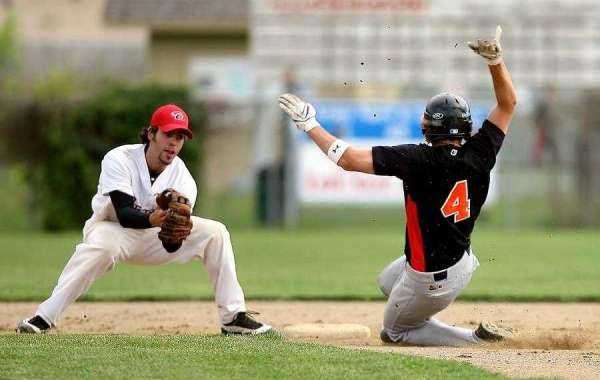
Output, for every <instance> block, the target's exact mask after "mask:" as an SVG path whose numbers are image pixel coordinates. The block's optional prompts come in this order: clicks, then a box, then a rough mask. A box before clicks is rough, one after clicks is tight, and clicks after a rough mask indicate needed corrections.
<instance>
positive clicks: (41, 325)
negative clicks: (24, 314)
mask: <svg viewBox="0 0 600 380" xmlns="http://www.w3.org/2000/svg"><path fill="white" fill-rule="evenodd" d="M29 323H31V324H32V325H34V326H35V327H37V328H38V329H40V330H48V329H49V328H50V325H49V324H48V323H46V321H44V319H42V317H40V316H39V315H36V316H35V317H33V318H31V319H30V320H29Z"/></svg>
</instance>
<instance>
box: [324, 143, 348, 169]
mask: <svg viewBox="0 0 600 380" xmlns="http://www.w3.org/2000/svg"><path fill="white" fill-rule="evenodd" d="M349 147H350V145H349V144H348V143H347V142H345V141H344V140H340V139H337V140H335V141H334V142H333V144H331V145H330V146H329V149H328V150H327V157H329V159H330V160H331V161H333V162H334V163H335V164H336V165H337V163H338V161H339V160H340V158H342V155H343V154H344V152H345V151H346V149H348V148H349Z"/></svg>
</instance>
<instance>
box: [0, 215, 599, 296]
mask: <svg viewBox="0 0 600 380" xmlns="http://www.w3.org/2000/svg"><path fill="white" fill-rule="evenodd" d="M232 237H233V242H234V248H235V251H236V260H237V267H238V275H239V278H240V282H241V283H242V285H243V287H244V290H245V292H246V295H247V297H248V298H249V299H377V298H380V294H379V291H378V289H377V286H376V283H375V279H376V277H377V274H378V273H379V271H380V270H381V269H382V268H383V267H384V266H385V265H386V264H387V263H388V262H389V261H391V260H393V259H394V258H396V257H397V256H399V255H400V254H401V252H402V249H403V244H404V234H403V233H402V232H401V231H398V230H394V229H385V230H381V229H367V230H361V229H359V228H353V227H352V228H342V229H328V230H304V229H301V230H298V231H290V232H282V231H273V230H271V231H269V230H258V229H257V230H233V231H232ZM79 239H80V236H79V234H75V233H70V234H40V233H34V234H30V233H22V234H17V235H14V234H13V235H6V234H4V235H0V246H1V247H2V251H1V252H2V253H1V254H0V274H1V275H0V300H3V301H25V300H33V301H35V300H42V299H44V298H45V297H47V296H48V294H49V292H50V291H51V290H52V287H53V286H54V284H55V282H56V279H57V277H58V275H59V274H60V271H61V269H62V267H63V266H64V264H65V263H66V261H67V260H68V258H69V257H70V255H71V254H72V251H73V248H74V246H75V244H76V243H77V242H78V241H79ZM599 246H600V237H599V235H598V233H597V232H595V231H587V232H582V231H554V232H551V233H550V232H545V231H518V232H517V231H513V232H499V231H495V230H485V229H484V230H478V231H476V232H475V233H474V250H475V252H476V254H477V256H478V257H479V260H480V262H481V267H480V268H479V270H478V271H477V272H476V275H475V276H474V279H473V281H472V283H471V284H470V285H469V287H468V288H467V289H466V290H465V292H464V293H463V295H462V296H461V297H462V299H471V300H562V301H577V300H594V301H599V300H600V293H598V291H597V289H598V288H600V254H599V251H598V247H599ZM86 299H89V300H142V299H144V300H153V299H156V300H158V299H212V289H211V286H210V284H209V283H208V280H207V276H206V274H205V271H204V268H203V267H202V264H201V263H199V262H195V263H191V264H188V265H169V266H161V267H147V268H141V267H134V266H128V265H124V264H121V265H117V267H116V269H115V270H114V271H113V273H109V274H108V275H107V276H105V277H103V278H102V279H100V280H99V281H98V282H97V283H96V284H95V285H94V286H93V287H92V289H91V291H90V292H89V293H88V295H87V296H86Z"/></svg>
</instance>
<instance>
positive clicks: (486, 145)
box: [463, 120, 504, 171]
mask: <svg viewBox="0 0 600 380" xmlns="http://www.w3.org/2000/svg"><path fill="white" fill-rule="evenodd" d="M503 141H504V132H502V131H501V130H500V128H498V127H497V126H496V125H494V124H493V123H492V122H490V121H489V120H485V121H484V122H483V125H482V127H481V128H480V129H479V131H477V133H476V134H474V135H473V136H471V137H470V138H469V139H468V140H467V142H466V143H465V145H464V147H463V149H464V148H466V149H468V150H469V151H470V152H472V153H473V156H474V157H473V160H474V161H475V162H474V164H475V165H476V166H479V167H481V168H482V169H483V170H486V171H490V170H492V168H493V167H494V165H495V164H496V156H497V155H498V152H499V151H500V147H501V146H502V142H503Z"/></svg>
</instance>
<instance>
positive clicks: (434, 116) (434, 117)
mask: <svg viewBox="0 0 600 380" xmlns="http://www.w3.org/2000/svg"><path fill="white" fill-rule="evenodd" d="M431 117H433V119H434V120H440V119H443V118H444V114H443V113H440V112H436V113H434V114H433V115H432V116H431Z"/></svg>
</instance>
